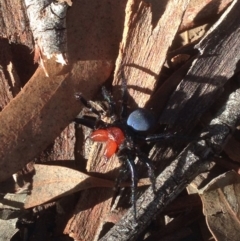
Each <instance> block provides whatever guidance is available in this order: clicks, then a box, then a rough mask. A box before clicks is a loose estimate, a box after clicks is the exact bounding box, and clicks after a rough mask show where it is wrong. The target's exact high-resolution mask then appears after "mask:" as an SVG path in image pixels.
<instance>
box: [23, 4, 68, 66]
mask: <svg viewBox="0 0 240 241" xmlns="http://www.w3.org/2000/svg"><path fill="white" fill-rule="evenodd" d="M25 4H26V7H27V13H28V17H29V21H30V26H31V29H32V32H33V36H34V41H35V58H34V60H35V61H36V62H37V61H40V63H41V64H42V65H43V60H42V59H43V56H46V58H47V59H50V58H52V57H55V58H56V61H57V62H58V63H61V64H62V65H65V64H66V57H65V55H66V47H67V46H66V43H67V40H66V11H67V7H68V5H67V4H66V3H65V2H56V1H54V2H53V1H52V0H41V1H38V0H25Z"/></svg>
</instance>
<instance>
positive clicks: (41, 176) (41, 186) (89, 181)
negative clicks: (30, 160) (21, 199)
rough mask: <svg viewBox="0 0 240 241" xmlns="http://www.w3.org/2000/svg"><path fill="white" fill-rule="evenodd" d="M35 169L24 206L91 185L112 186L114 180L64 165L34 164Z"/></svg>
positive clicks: (90, 186)
mask: <svg viewBox="0 0 240 241" xmlns="http://www.w3.org/2000/svg"><path fill="white" fill-rule="evenodd" d="M35 170H36V174H35V175H34V177H33V183H32V190H31V194H30V195H29V196H28V197H27V199H26V202H25V205H24V207H25V208H31V207H33V206H36V205H40V204H42V203H45V202H48V201H50V200H52V199H54V198H58V197H61V196H66V195H69V194H71V193H74V192H78V191H80V190H84V189H89V188H92V187H113V186H114V181H110V180H106V179H101V178H96V177H92V176H89V175H87V174H85V173H82V172H79V171H76V170H73V169H70V168H66V167H61V166H47V165H35Z"/></svg>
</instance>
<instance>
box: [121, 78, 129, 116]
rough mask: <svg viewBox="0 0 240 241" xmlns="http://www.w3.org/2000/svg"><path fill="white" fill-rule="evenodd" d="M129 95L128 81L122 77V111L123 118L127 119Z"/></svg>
mask: <svg viewBox="0 0 240 241" xmlns="http://www.w3.org/2000/svg"><path fill="white" fill-rule="evenodd" d="M128 97H129V93H128V90H127V80H126V79H125V77H124V76H123V75H122V109H121V118H123V119H124V118H126V117H127V115H128V111H127V104H128Z"/></svg>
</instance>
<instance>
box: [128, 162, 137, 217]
mask: <svg viewBox="0 0 240 241" xmlns="http://www.w3.org/2000/svg"><path fill="white" fill-rule="evenodd" d="M126 162H127V164H128V168H129V170H130V173H131V179H132V185H131V192H132V198H131V199H132V205H133V212H134V218H135V219H136V217H137V207H136V189H137V177H136V169H135V163H134V161H133V160H132V159H129V158H128V157H127V158H126Z"/></svg>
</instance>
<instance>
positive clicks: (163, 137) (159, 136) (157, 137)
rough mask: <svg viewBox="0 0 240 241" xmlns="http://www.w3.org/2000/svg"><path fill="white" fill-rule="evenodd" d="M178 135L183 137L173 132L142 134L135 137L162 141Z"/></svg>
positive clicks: (145, 140)
mask: <svg viewBox="0 0 240 241" xmlns="http://www.w3.org/2000/svg"><path fill="white" fill-rule="evenodd" d="M177 137H182V138H183V136H177V135H176V134H173V133H160V134H153V135H147V136H141V135H136V136H135V138H137V139H138V140H141V141H144V142H161V141H166V140H170V139H174V138H177Z"/></svg>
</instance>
